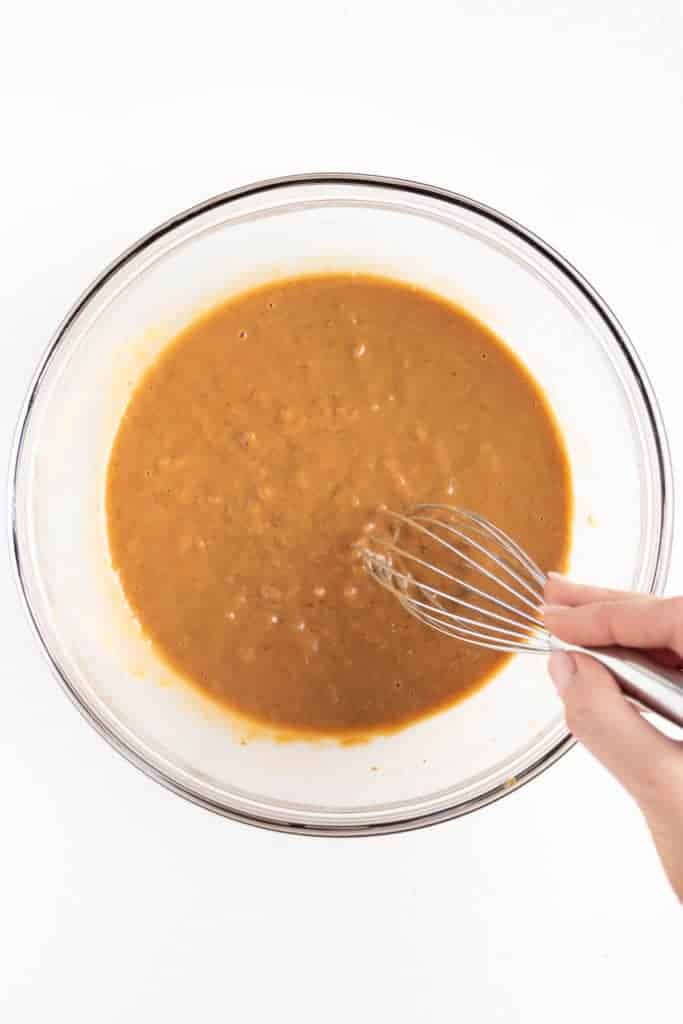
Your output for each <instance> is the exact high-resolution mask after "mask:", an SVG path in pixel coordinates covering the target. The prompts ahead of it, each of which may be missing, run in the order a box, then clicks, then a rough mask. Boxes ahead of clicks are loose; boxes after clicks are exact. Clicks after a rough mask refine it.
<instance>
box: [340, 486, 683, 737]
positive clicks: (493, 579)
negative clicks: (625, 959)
mask: <svg viewBox="0 0 683 1024" xmlns="http://www.w3.org/2000/svg"><path fill="white" fill-rule="evenodd" d="M382 519H383V522H384V528H383V529H381V530H380V529H378V528H377V527H376V528H375V529H374V530H373V531H372V532H371V533H370V534H369V535H368V536H367V538H366V539H365V540H364V542H363V543H362V544H361V545H360V549H361V555H362V559H363V562H364V565H365V568H366V569H367V571H368V572H369V573H370V575H371V576H373V577H374V578H375V579H376V580H377V582H378V583H380V584H381V585H382V586H383V587H385V588H386V589H387V590H389V591H390V592H391V593H392V594H393V595H394V596H395V597H396V598H397V599H398V601H399V602H400V603H401V604H402V605H403V607H404V608H405V609H406V611H408V612H409V613H410V614H411V615H413V616H415V618H417V619H419V620H420V621H421V622H424V623H425V624H426V625H428V626H430V627H431V628H432V629H436V630H438V631H439V632H440V633H445V634H446V635H447V636H450V637H453V638H455V639H457V640H462V641H464V642H465V643H469V644H475V645H477V646H480V647H486V648H489V649H491V650H495V651H504V652H512V653H516V652H530V653H533V654H550V653H552V651H556V650H563V651H574V652H581V653H584V654H590V655H591V656H592V657H594V658H597V660H598V661H600V662H601V663H602V664H603V665H605V666H606V667H607V668H608V669H610V671H611V672H613V673H614V675H615V676H616V678H617V679H618V681H619V683H620V686H621V688H622V690H623V692H624V693H625V694H626V695H627V696H628V697H630V698H631V699H632V700H634V701H636V702H637V703H639V704H640V705H641V706H642V707H643V708H644V709H646V710H649V711H654V712H657V713H658V714H660V715H662V716H663V717H664V718H666V719H668V720H669V721H671V722H673V723H675V724H676V725H679V726H683V673H681V672H679V671H677V670H674V669H668V668H665V667H663V666H661V665H658V664H656V663H655V662H653V661H651V660H650V659H649V658H647V657H646V656H645V655H643V654H641V653H640V652H639V651H634V650H631V649H629V648H623V647H599V648H597V647H592V648H584V647H579V646H577V645H575V644H568V643H565V642H564V641H563V640H560V639H559V638H558V637H555V636H553V635H552V633H550V632H549V630H548V629H546V627H545V624H544V622H543V616H542V604H543V587H544V584H545V582H546V576H545V573H544V572H543V571H542V570H541V569H540V568H539V567H538V566H537V565H536V563H535V562H534V561H533V560H532V559H531V558H530V557H529V555H528V554H526V552H525V551H523V550H522V548H521V547H520V546H519V545H518V544H517V543H516V542H515V541H514V540H512V538H511V537H508V535H507V534H505V533H503V531H502V530H500V529H498V527H496V526H494V525H493V523H490V522H489V521H488V520H487V519H484V518H483V517H482V516H479V515H476V514H475V513H474V512H468V511H465V510H464V509H461V508H454V507H452V506H450V505H418V506H416V507H415V508H413V509H412V510H410V511H409V512H408V513H407V514H405V515H404V514H401V513H397V512H391V511H388V510H383V513H382Z"/></svg>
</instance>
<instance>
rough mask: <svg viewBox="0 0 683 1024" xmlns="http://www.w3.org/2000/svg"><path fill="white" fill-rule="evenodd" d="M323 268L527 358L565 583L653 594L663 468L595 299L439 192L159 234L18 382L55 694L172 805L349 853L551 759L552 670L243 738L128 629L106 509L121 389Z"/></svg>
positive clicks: (625, 347)
mask: <svg viewBox="0 0 683 1024" xmlns="http://www.w3.org/2000/svg"><path fill="white" fill-rule="evenodd" d="M326 269H327V270H338V269H350V270H365V271H371V272H376V273H381V274H387V275H390V276H394V277H397V278H401V279H404V280H407V281H411V282H414V283H416V284H420V285H423V286H426V287H428V288H431V289H433V290H435V291H437V292H440V293H441V294H443V295H444V296H446V297H448V298H451V299H454V300H456V301H458V302H460V303H462V304H463V305H465V306H466V307H467V308H469V309H471V310H473V311H474V312H475V313H477V314H478V315H479V316H480V317H481V318H482V319H483V320H485V321H486V322H487V323H488V324H490V326H491V327H492V328H493V329H494V330H495V331H496V333H497V334H498V335H499V336H500V337H502V338H503V339H504V340H505V341H506V342H507V344H508V345H509V346H510V347H511V348H512V349H514V350H515V352H517V354H518V355H519V356H520V357H521V359H522V360H523V361H524V363H525V364H526V365H527V367H528V368H529V370H530V371H531V372H532V373H533V375H534V376H535V377H536V379H537V380H538V381H539V383H540V384H541V386H542V387H543V389H544V390H545V392H546V394H547V395H548V398H549V399H550V402H551V403H552V406H553V407H554V410H555V413H556V415H557V418H558V421H559V423H560V426H561V428H562V431H563V433H564V436H565V439H566V443H567V447H568V451H569V455H570V459H571V465H572V470H573V481H574V490H575V510H574V521H573V541H572V549H571V561H570V570H571V572H572V573H573V574H575V575H576V576H577V577H579V578H583V579H586V580H589V579H590V580H599V581H601V582H602V583H604V584H606V585H612V586H616V587H632V588H637V589H640V590H644V591H653V592H657V591H659V590H660V589H661V587H662V586H663V583H664V580H665V577H666V572H667V568H668V561H669V549H670V539H671V519H672V507H671V495H672V490H671V470H670V464H669V457H668V451H667V444H666V439H665V434H664V429H663V426H662V422H661V419H660V415H659V412H658V409H657V405H656V402H655V399H654V396H653V394H652V390H651V387H650V384H649V383H648V380H647V378H646V376H645V373H644V372H643V369H642V367H641V365H640V362H639V360H638V357H637V356H636V354H635V352H634V350H633V347H632V345H631V343H630V342H629V340H628V338H627V337H626V335H625V333H624V331H623V329H622V328H621V326H620V325H619V323H618V322H617V321H616V320H615V318H614V316H613V315H612V313H611V312H610V310H609V309H608V308H607V307H606V305H605V303H604V302H603V301H602V300H601V299H600V298H599V296H598V295H597V294H596V293H595V292H594V291H593V289H592V288H591V287H590V285H588V284H587V282H586V281H585V280H584V279H583V278H582V277H581V276H580V275H579V274H578V273H577V272H576V271H575V270H574V269H573V268H572V267H571V266H569V264H567V262H566V261H565V260H564V259H562V257H561V256H559V255H558V254H557V253H556V252H554V251H553V250H552V249H551V248H550V247H549V246H547V245H546V244H545V243H544V242H542V241H541V240H540V239H538V238H536V237H535V236H534V235H532V234H531V233H530V232H529V231H527V230H526V229H524V228H522V227H521V226H520V225H519V224H516V223H514V222H513V221H511V220H509V219H508V218H507V217H504V216H503V215H502V214H500V213H497V212H496V211H495V210H491V209H489V208H487V207H485V206H482V205H481V204H479V203H476V202H473V201H472V200H470V199H466V198H464V197H462V196H458V195H454V194H452V193H449V192H445V191H443V190H440V189H435V188H430V187H427V186H424V185H417V184H413V183H411V182H406V181H396V180H389V179H383V178H370V177H360V176H351V175H344V176H340V175H307V176H302V177H296V178H283V179H279V180H276V181H268V182H263V183H261V184H257V185H252V186H249V187H246V188H242V189H238V190H236V191H234V192H230V193H227V194H226V195H222V196H218V197H217V198H215V199H211V200H209V201H207V202H205V203H202V204H201V205H200V206H197V207H195V208H194V209H192V210H188V211H187V212H185V213H182V214H180V215H179V216H177V217H175V218H174V219H173V220H171V221H169V222H168V223H166V224H163V225H162V226H161V227H159V228H157V229H156V230H154V231H152V232H151V233H150V234H149V235H147V236H146V237H145V238H143V239H141V241H139V242H138V243H137V244H136V245H134V246H133V247H132V248H131V249H129V250H128V251H127V252H125V253H124V254H123V255H122V256H121V257H120V258H119V259H118V260H116V261H115V263H113V264H112V265H111V266H110V267H109V268H108V269H107V270H105V271H104V273H103V274H101V276H100V277H99V278H97V280H96V281H95V282H94V283H93V284H92V286H91V287H90V288H89V289H88V291H87V292H86V293H85V295H84V296H83V297H82V298H81V299H79V301H78V302H77V303H76V305H75V306H74V307H73V309H72V310H71V312H70V313H69V314H68V316H67V317H66V319H65V320H64V322H63V323H62V325H61V326H60V327H59V329H58V331H57V333H56V335H55V337H54V339H53V340H52V342H51V343H50V345H49V348H48V350H47V352H46V354H45V356H44V358H43V360H42V361H41V364H40V366H39V367H38V370H37V372H36V375H35V378H34V380H33V382H32V384H31V388H30V392H29V395H28V397H27V400H26V403H25V406H24V409H23V412H22V415H21V422H20V424H19V429H18V433H17V438H16V442H15V449H14V460H13V466H12V472H11V483H10V492H11V493H10V502H11V525H12V544H13V551H14V555H15V560H16V567H17V573H18V578H19V584H20V588H21V591H22V594H23V597H24V600H25V603H26V607H27V609H28V612H29V615H30V618H31V621H32V623H33V626H34V628H35V631H36V634H37V636H38V638H39V640H40V643H41V644H42V646H43V648H44V650H45V652H46V654H47V656H48V658H49V661H50V663H51V665H52V667H53V669H54V671H55V673H56V675H57V677H58V678H59V680H60V681H61V683H62V685H63V687H64V689H65V690H66V692H67V693H68V695H69V696H70V697H71V699H72V700H73V702H74V703H75V704H76V706H77V707H78V708H79V709H80V710H81V712H82V713H83V714H84V715H85V717H86V718H87V719H88V720H89V721H90V722H91V723H92V724H93V725H94V726H95V727H96V728H97V729H98V730H99V732H100V733H101V734H102V735H103V736H104V737H105V738H106V739H108V740H109V742H110V743H111V744H112V745H113V746H114V747H115V748H116V749H117V750H119V751H120V752H121V753H122V754H124V755H125V756H126V757H127V758H128V759H129V760H130V761H131V762H132V763H133V764H136V765H137V766H138V767H140V768H142V769H143V771H145V772H147V774H149V775H150V776H151V777H153V778H156V779H157V780H158V781H160V782H163V783H164V784H165V785H166V786H168V787H169V788H170V789H173V790H174V791H175V792H176V793H179V794H181V795H182V796H185V797H187V798H188V799H190V800H193V801H195V802H196V803H198V804H201V805H202V806H204V807H207V808H210V809H212V810H215V811H218V812H220V813H222V814H225V815H228V816H230V817H233V818H236V819H239V820H242V821H248V822H251V823H253V824H257V825H262V826H267V827H270V828H276V829H283V830H288V831H296V832H299V833H309V834H327V835H362V834H368V833H373V832H389V831H395V830H400V829H408V828H414V827H417V826H420V825H425V824H430V823H433V822H437V821H441V820H444V819H446V818H450V817H453V816H455V815H458V814H463V813H465V812H467V811H471V810H474V809H475V808H478V807H482V806H484V805H485V804H487V803H490V802H491V801H492V800H495V799H497V798H498V797H500V796H502V795H503V794H505V793H509V792H511V791H512V790H513V789H515V788H517V787H518V786H520V785H521V784H522V783H524V782H526V781H528V780H529V779H531V778H533V777H534V776H535V775H537V774H538V773H539V772H540V771H541V770H542V769H543V768H546V767H547V766H548V765H550V764H552V762H553V761H555V760H557V758H558V757H559V756H560V755H561V754H562V753H563V752H564V751H566V750H567V749H568V747H569V746H570V745H571V738H570V736H569V735H568V733H567V729H566V727H565V724H564V722H563V719H562V716H561V712H560V706H559V703H558V701H557V698H556V697H555V695H554V693H553V690H552V687H551V686H550V685H549V684H548V682H547V680H546V678H545V665H544V659H542V658H535V657H533V656H530V655H526V656H517V657H515V658H513V659H512V661H511V662H510V663H509V664H508V665H507V666H506V667H505V668H504V669H503V671H501V672H500V673H499V675H498V676H496V678H495V679H493V680H492V681H491V682H490V683H489V684H488V685H487V686H485V687H484V688H483V689H482V690H481V691H480V692H479V693H476V694H475V695H474V696H472V697H470V698H469V699H468V700H466V701H465V702H463V703H461V704H458V705H456V706H455V707H453V708H451V709H450V710H447V711H444V712H442V713H440V714H437V715H435V716H434V717H432V718H430V719H427V720H426V721H423V722H421V723H418V724H416V725H413V726H411V727H410V728H408V729H405V730H404V731H402V732H399V733H396V734H394V735H390V736H387V737H378V738H377V739H375V740H374V741H372V742H370V743H367V744H360V745H356V746H341V745H338V744H334V743H322V742H321V743H305V742H301V743H299V742H289V743H278V742H274V741H272V740H269V739H267V738H265V737H263V736H258V735H256V736H253V737H251V738H249V737H246V739H247V740H248V741H246V742H245V734H244V730H243V729H241V728H240V727H238V726H237V725H235V724H234V723H232V722H230V721H228V720H227V719H226V717H225V715H222V714H221V713H220V712H218V711H216V710H215V709H214V708H212V707H210V706H209V705H208V704H207V703H205V702H204V701H203V700H202V698H201V697H199V696H198V695H197V694H196V693H195V692H194V691H193V690H192V689H191V688H190V687H188V686H187V685H185V684H184V683H183V682H182V681H180V680H178V679H175V678H172V677H171V675H170V673H169V670H168V669H167V668H165V667H164V665H163V664H162V663H161V662H160V661H159V660H158V659H157V658H156V656H155V654H154V652H153V651H152V650H151V648H150V647H149V645H148V644H146V642H145V640H144V637H143V636H142V635H141V633H140V632H139V630H137V629H136V627H135V623H134V622H133V620H132V618H131V616H130V614H129V612H128V610H127V608H126V605H125V601H124V600H123V598H122V595H121V592H120V590H119V588H118V584H117V581H116V579H115V577H114V574H113V572H112V570H111V567H110V565H109V560H108V552H107V543H106V531H105V518H104V506H103V492H104V474H105V468H106V464H107V459H108V453H109V448H110V445H111V442H112V439H113V436H114V433H115V431H116V428H117V424H118V421H119V418H120V416H121V414H122V412H123V409H124V407H125V404H126V401H127V398H128V395H129V394H130V389H131V387H132V385H133V384H134V382H135V380H136V379H137V378H138V376H139V374H140V373H141V372H142V371H143V370H144V368H145V366H146V365H147V364H148V363H149V362H150V361H151V360H153V359H154V358H155V356H156V354H157V353H158V352H159V350H160V349H161V348H162V347H163V346H164V345H165V344H166V342H167V341H168V340H169V339H170V338H171V337H172V336H173V335H174V334H176V333H177V331H178V330H179V329H180V328H181V327H182V326H183V325H184V324H185V323H186V322H187V321H188V320H190V319H191V318H193V317H194V316H195V315H196V314H197V312H198V311H199V310H201V309H203V308H205V307H206V306H208V305H211V304H213V303H215V302H216V301H218V300H219V299H221V298H223V297H225V296H228V295H230V294H231V293H234V292H236V291H238V290H241V289H243V288H245V287H248V286H250V285H255V284H258V283H260V282H262V281H265V280H268V279H272V278H274V277H277V276H280V275H291V274H294V273H298V272H305V271H316V270H317V271H319V270H326ZM424 399H425V402H428V401H429V395H425V396H424ZM457 414H458V411H457V409H454V410H453V415H454V416H457ZM159 585H160V586H163V585H164V581H163V580H160V581H159ZM454 642H455V641H454Z"/></svg>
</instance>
